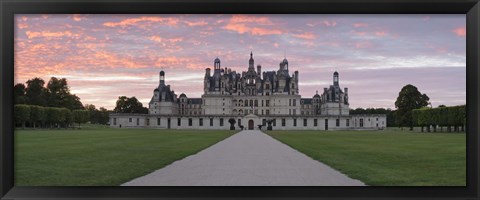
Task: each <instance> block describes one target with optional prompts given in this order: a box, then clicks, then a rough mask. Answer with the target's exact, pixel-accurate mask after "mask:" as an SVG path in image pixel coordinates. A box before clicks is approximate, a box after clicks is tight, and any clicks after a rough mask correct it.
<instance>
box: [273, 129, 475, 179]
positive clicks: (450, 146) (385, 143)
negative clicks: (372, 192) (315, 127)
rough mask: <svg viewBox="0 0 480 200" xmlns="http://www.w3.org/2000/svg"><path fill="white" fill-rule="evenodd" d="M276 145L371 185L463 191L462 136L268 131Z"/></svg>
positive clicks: (464, 160)
mask: <svg viewBox="0 0 480 200" xmlns="http://www.w3.org/2000/svg"><path fill="white" fill-rule="evenodd" d="M267 133H268V134H269V135H271V136H272V137H274V138H276V139H278V140H279V141H281V142H283V143H285V144H287V145H289V146H291V147H293V148H295V149H297V150H298V151H300V152H303V153H305V154H306V155H308V156H310V157H312V158H313V159H315V160H319V161H321V162H323V163H325V164H327V165H329V166H330V167H332V168H335V169H337V170H339V171H341V172H343V173H345V174H347V175H348V176H349V177H351V178H354V179H358V180H361V181H363V182H364V183H366V184H367V185H373V186H465V185H466V146H465V145H466V135H465V133H416V132H413V133H412V132H408V131H403V132H402V131H400V130H385V131H270V132H267Z"/></svg>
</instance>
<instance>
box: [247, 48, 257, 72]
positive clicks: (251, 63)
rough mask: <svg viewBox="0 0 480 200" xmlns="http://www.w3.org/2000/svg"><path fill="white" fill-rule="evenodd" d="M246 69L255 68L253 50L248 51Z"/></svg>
mask: <svg viewBox="0 0 480 200" xmlns="http://www.w3.org/2000/svg"><path fill="white" fill-rule="evenodd" d="M248 69H252V70H255V68H254V61H253V52H250V60H248Z"/></svg>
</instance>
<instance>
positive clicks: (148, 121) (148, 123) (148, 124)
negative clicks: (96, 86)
mask: <svg viewBox="0 0 480 200" xmlns="http://www.w3.org/2000/svg"><path fill="white" fill-rule="evenodd" d="M377 125H378V124H377ZM147 126H150V119H147Z"/></svg>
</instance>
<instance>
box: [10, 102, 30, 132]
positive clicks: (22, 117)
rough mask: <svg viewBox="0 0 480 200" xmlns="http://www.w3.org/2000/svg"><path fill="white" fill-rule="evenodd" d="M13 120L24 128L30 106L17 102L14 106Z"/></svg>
mask: <svg viewBox="0 0 480 200" xmlns="http://www.w3.org/2000/svg"><path fill="white" fill-rule="evenodd" d="M14 113H15V122H17V123H21V124H22V128H23V129H25V122H27V121H29V120H30V106H29V105H24V104H19V105H15V107H14Z"/></svg>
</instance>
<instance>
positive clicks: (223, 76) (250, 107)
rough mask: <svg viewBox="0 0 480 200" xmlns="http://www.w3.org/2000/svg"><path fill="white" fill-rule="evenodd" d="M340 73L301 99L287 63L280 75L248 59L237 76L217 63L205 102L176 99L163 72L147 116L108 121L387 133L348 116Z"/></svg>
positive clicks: (382, 120)
mask: <svg viewBox="0 0 480 200" xmlns="http://www.w3.org/2000/svg"><path fill="white" fill-rule="evenodd" d="M339 82H340V80H339V73H338V72H336V71H335V72H334V73H333V84H332V85H330V86H329V87H325V88H323V93H322V94H321V95H319V94H318V91H317V93H316V94H315V95H313V97H312V98H302V97H301V96H300V94H299V84H298V83H299V72H298V71H294V72H293V73H292V74H290V73H289V64H288V60H287V59H286V58H284V59H283V61H282V62H280V64H279V68H278V70H277V71H263V72H262V66H261V65H257V66H256V68H255V61H254V58H253V53H250V59H249V61H248V69H247V71H243V72H242V73H237V72H236V71H234V70H231V69H229V68H227V67H225V68H224V67H222V66H221V62H220V59H219V58H216V59H215V60H214V64H213V73H212V70H211V69H210V68H207V69H206V70H205V76H204V81H203V83H204V84H203V90H204V93H203V95H202V96H201V98H188V97H187V95H185V94H184V93H182V94H180V96H178V97H177V95H176V94H175V92H174V91H173V90H172V89H171V87H170V85H166V84H165V72H164V71H161V72H160V76H159V85H158V87H157V88H155V89H154V90H153V95H152V98H151V100H150V102H149V114H124V113H114V114H111V115H110V126H112V127H150V128H167V129H226V130H228V129H230V125H231V124H230V123H229V122H228V121H229V120H230V119H234V120H235V125H234V126H235V127H236V129H241V128H244V129H267V124H268V123H270V127H271V128H272V129H273V130H302V129H306V130H340V129H341V130H345V129H383V128H385V127H386V116H385V115H350V114H349V100H348V88H343V90H342V88H341V87H340V83H339Z"/></svg>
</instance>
